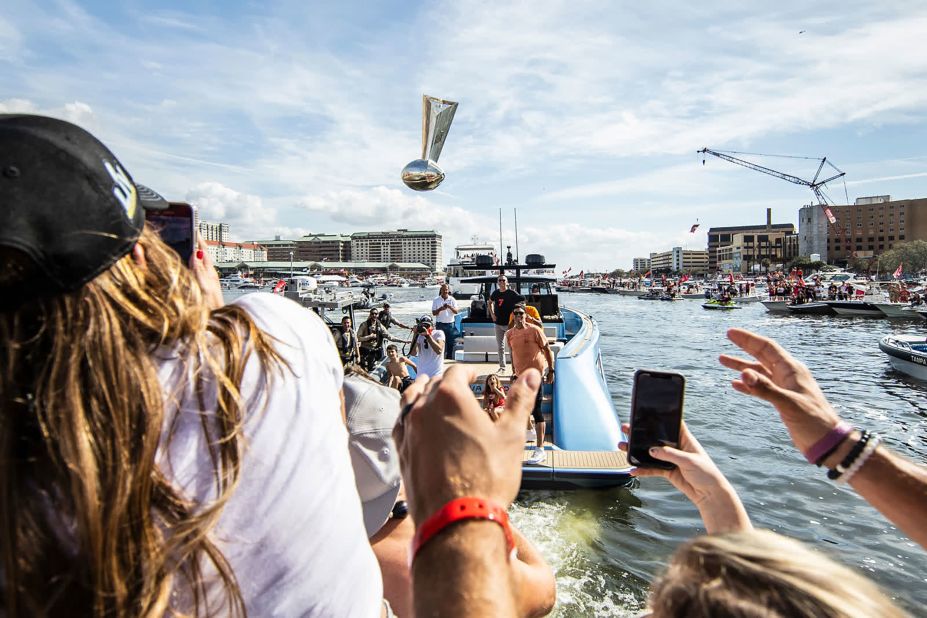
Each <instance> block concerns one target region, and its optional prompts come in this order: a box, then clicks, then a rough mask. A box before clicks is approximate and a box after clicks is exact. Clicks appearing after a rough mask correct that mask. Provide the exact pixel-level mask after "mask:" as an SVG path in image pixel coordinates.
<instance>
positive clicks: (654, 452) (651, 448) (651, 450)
mask: <svg viewBox="0 0 927 618" xmlns="http://www.w3.org/2000/svg"><path fill="white" fill-rule="evenodd" d="M650 454H651V455H656V454H657V447H655V446H651V447H650Z"/></svg>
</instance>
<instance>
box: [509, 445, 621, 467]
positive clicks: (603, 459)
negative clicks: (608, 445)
mask: <svg viewBox="0 0 927 618" xmlns="http://www.w3.org/2000/svg"><path fill="white" fill-rule="evenodd" d="M544 445H545V446H548V447H549V446H550V443H549V442H546V443H545V444H544ZM532 455H533V452H532V451H530V450H526V451H525V454H524V455H523V457H522V461H527V460H528V459H529V458H530V457H531V456H532ZM629 465H630V464H628V456H627V455H626V454H625V453H623V452H622V451H560V450H548V451H547V458H546V459H545V460H544V461H543V462H541V463H539V464H531V467H532V468H548V469H550V470H624V469H626V468H627V467H628V466H629Z"/></svg>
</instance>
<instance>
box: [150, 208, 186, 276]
mask: <svg viewBox="0 0 927 618" xmlns="http://www.w3.org/2000/svg"><path fill="white" fill-rule="evenodd" d="M195 213H196V211H195V209H194V208H193V206H191V205H190V204H187V203H186V202H170V205H169V206H168V207H167V208H166V209H164V210H146V211H145V219H146V220H147V221H148V222H149V223H151V224H152V225H153V226H154V228H155V229H156V230H157V231H158V234H160V235H161V240H163V241H164V242H166V243H167V244H168V245H170V247H171V248H172V249H173V250H174V251H176V252H177V254H178V255H180V259H181V261H182V262H183V263H184V264H189V263H190V256H192V255H193V250H194V248H195V246H196V229H195V225H196V214H195Z"/></svg>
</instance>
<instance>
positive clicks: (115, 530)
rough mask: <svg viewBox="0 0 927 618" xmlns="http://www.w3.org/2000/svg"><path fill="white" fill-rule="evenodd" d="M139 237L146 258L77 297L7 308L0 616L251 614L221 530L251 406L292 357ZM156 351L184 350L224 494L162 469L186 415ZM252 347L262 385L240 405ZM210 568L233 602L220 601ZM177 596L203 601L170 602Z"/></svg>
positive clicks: (3, 326) (167, 253)
mask: <svg viewBox="0 0 927 618" xmlns="http://www.w3.org/2000/svg"><path fill="white" fill-rule="evenodd" d="M138 244H139V245H140V246H141V248H142V249H143V250H144V253H145V262H146V264H145V265H143V266H142V265H139V264H138V263H136V260H135V259H134V258H133V256H132V255H131V254H130V255H127V256H124V257H123V258H121V259H120V260H119V261H117V262H116V263H115V264H114V265H113V266H112V267H110V268H109V269H108V270H106V271H105V272H103V273H102V274H100V275H99V276H98V277H96V278H95V279H94V280H93V281H91V282H90V283H88V284H86V285H84V286H83V287H82V288H80V289H79V290H77V291H75V292H71V293H68V294H64V295H60V296H57V297H54V298H44V299H37V300H34V301H31V302H29V303H28V304H26V305H25V306H22V307H20V308H18V309H16V310H14V311H8V312H2V313H0V346H2V347H0V353H2V355H3V365H2V368H0V406H2V408H0V462H2V464H0V538H2V541H0V547H2V554H3V556H2V563H0V566H2V579H0V607H3V608H5V610H6V615H7V616H9V617H10V618H13V617H15V616H22V615H50V616H54V615H95V616H104V615H105V616H140V615H153V614H157V615H163V614H166V613H177V612H179V611H184V610H192V611H193V613H194V614H195V615H202V614H209V613H213V612H219V613H222V614H223V615H228V614H239V615H244V614H245V613H246V612H245V606H244V601H243V599H242V596H241V592H240V590H239V587H238V584H237V581H236V578H235V574H234V573H233V572H232V569H231V566H230V565H229V564H228V562H227V561H226V560H225V557H224V556H223V555H222V553H221V551H220V550H219V549H218V547H217V546H216V545H215V543H213V541H212V540H211V539H210V538H209V533H210V531H211V529H212V528H213V526H214V525H215V524H216V521H217V519H218V517H219V514H220V512H221V510H222V508H223V507H224V505H225V503H226V502H227V501H228V499H229V496H230V495H231V493H232V491H233V490H234V488H235V485H236V483H237V481H238V477H239V470H240V466H241V458H242V453H243V437H242V433H241V429H242V424H243V422H244V417H245V412H246V410H249V409H251V407H252V406H253V404H254V403H255V402H256V400H257V399H259V398H263V397H264V396H265V395H266V392H267V389H268V388H269V386H270V384H269V381H270V380H271V376H272V375H273V374H274V373H276V371H275V368H278V369H281V370H282V367H283V364H282V361H281V360H280V357H279V356H278V355H277V353H276V352H275V351H274V349H273V347H272V346H271V341H270V338H269V337H268V336H267V335H265V334H263V333H262V332H261V331H260V330H259V329H258V328H257V327H256V326H255V324H254V322H253V321H252V320H251V318H250V317H249V316H248V315H247V314H246V313H245V312H244V311H243V310H241V309H239V308H237V307H235V306H228V307H223V308H221V309H219V310H216V311H213V312H210V311H209V310H208V308H207V307H206V305H205V303H204V299H203V296H202V292H201V289H200V287H199V285H198V284H197V283H196V281H195V280H194V278H193V275H192V273H191V272H190V271H189V269H188V268H186V266H185V265H182V264H181V262H180V259H179V258H178V256H177V255H176V254H175V253H174V252H173V251H172V250H171V249H170V248H169V247H168V246H167V245H165V244H164V243H163V242H162V241H161V239H160V238H159V237H158V235H157V234H156V233H154V232H153V231H151V230H150V229H148V228H146V229H145V230H144V231H143V232H142V235H141V237H140V238H139V240H138ZM159 348H165V349H173V350H175V351H176V352H178V353H179V356H180V357H181V359H182V361H181V362H183V363H184V364H185V369H186V371H185V372H184V373H183V375H188V376H191V380H192V389H191V391H190V392H192V393H195V395H196V399H197V401H198V403H199V407H200V409H201V411H202V412H203V414H202V421H201V424H202V431H203V434H204V436H205V438H206V440H205V442H206V443H207V444H208V451H209V452H208V454H207V455H208V457H209V459H210V460H211V461H212V465H213V483H214V486H215V494H216V496H217V498H216V499H215V501H213V502H210V503H208V504H196V503H193V502H192V501H191V500H190V499H188V498H187V497H185V496H184V495H183V494H182V493H181V492H180V491H179V490H178V489H177V488H176V487H174V486H173V485H172V484H171V480H170V479H169V478H167V477H166V476H165V474H164V473H163V472H162V471H161V470H159V469H158V467H157V466H156V465H155V455H156V453H157V452H158V450H159V448H166V444H161V440H162V436H164V435H166V436H167V437H166V441H167V442H169V440H170V437H171V435H172V433H173V428H174V422H176V415H175V414H174V412H175V410H173V409H166V402H167V401H169V394H168V395H165V394H163V393H162V385H161V383H160V381H159V379H158V373H157V372H158V361H157V359H156V358H155V357H154V352H155V351H156V350H158V349H159ZM253 353H256V355H257V359H258V361H259V362H260V363H261V365H262V367H263V368H264V369H265V371H264V372H263V375H265V376H266V377H265V378H264V383H263V384H261V385H260V386H259V388H258V389H257V390H258V394H257V395H255V399H254V400H249V401H244V400H243V398H242V394H241V392H240V391H239V388H240V386H241V381H242V377H243V374H244V370H245V365H246V364H247V362H248V361H249V358H250V357H251V355H252V354H253ZM207 384H208V388H210V389H215V390H216V401H215V402H213V403H210V404H207V403H206V402H205V401H204V399H205V393H206V391H207ZM184 386H188V385H180V387H179V388H182V387H184ZM207 405H208V407H209V409H207ZM208 566H211V567H212V570H213V571H214V572H215V575H216V576H217V577H214V578H213V577H212V575H210V578H212V579H217V580H218V583H219V584H220V590H222V591H224V594H223V595H220V598H221V599H222V601H223V603H219V604H215V603H210V599H212V598H215V595H213V594H211V593H210V594H207V588H208V586H207V582H206V581H205V580H206V576H205V575H204V572H205V568H206V567H208ZM178 587H185V588H186V590H187V591H188V592H189V595H190V598H191V601H192V605H193V607H192V608H174V607H171V599H172V595H171V592H172V590H174V589H176V588H178ZM209 591H210V592H211V591H212V588H211V587H209ZM210 605H219V606H218V607H210Z"/></svg>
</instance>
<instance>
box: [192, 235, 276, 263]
mask: <svg viewBox="0 0 927 618" xmlns="http://www.w3.org/2000/svg"><path fill="white" fill-rule="evenodd" d="M205 242H206V250H207V251H208V252H209V255H210V257H211V258H212V261H213V262H214V263H216V264H218V263H220V262H256V263H257V262H266V261H267V251H266V250H265V249H264V247H262V246H261V245H259V244H256V243H251V242H221V241H218V240H206V241H205Z"/></svg>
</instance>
